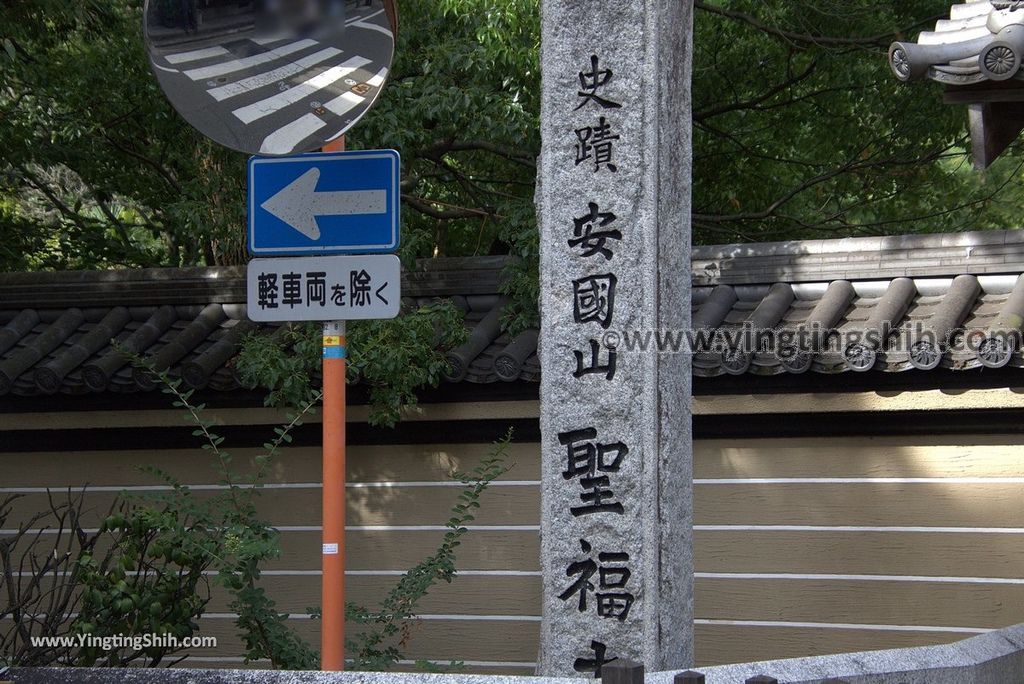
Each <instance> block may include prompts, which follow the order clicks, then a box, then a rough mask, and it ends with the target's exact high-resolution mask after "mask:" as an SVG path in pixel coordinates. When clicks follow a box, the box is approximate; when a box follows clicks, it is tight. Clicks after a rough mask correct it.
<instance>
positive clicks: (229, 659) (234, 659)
mask: <svg viewBox="0 0 1024 684" xmlns="http://www.w3.org/2000/svg"><path fill="white" fill-rule="evenodd" d="M175 655H180V654H175ZM182 662H183V663H184V664H185V665H188V664H189V663H269V662H270V658H255V659H253V660H247V659H246V657H245V656H220V657H218V656H194V655H188V656H187V657H186V658H185V660H183V661H182Z"/></svg>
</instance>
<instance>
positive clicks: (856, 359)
mask: <svg viewBox="0 0 1024 684" xmlns="http://www.w3.org/2000/svg"><path fill="white" fill-rule="evenodd" d="M843 357H844V358H845V359H846V365H847V366H848V367H849V368H850V370H855V371H857V372H861V373H862V372H864V371H869V370H871V369H872V368H874V367H875V359H876V358H877V357H878V355H877V354H876V353H875V350H874V349H871V348H870V347H866V346H864V345H863V344H852V345H850V346H849V347H847V348H846V351H844V352H843Z"/></svg>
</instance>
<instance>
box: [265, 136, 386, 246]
mask: <svg viewBox="0 0 1024 684" xmlns="http://www.w3.org/2000/svg"><path fill="white" fill-rule="evenodd" d="M400 162H401V160H400V158H399V155H398V152H396V151H395V150H373V151H359V152H330V153H315V154H303V155H297V156H293V157H252V158H251V159H250V160H249V251H250V252H252V254H253V255H254V256H297V255H304V254H305V255H315V254H371V253H379V252H393V251H394V250H395V249H396V248H397V247H398V243H399V240H400V235H399V200H400V197H399V180H400V168H399V167H400Z"/></svg>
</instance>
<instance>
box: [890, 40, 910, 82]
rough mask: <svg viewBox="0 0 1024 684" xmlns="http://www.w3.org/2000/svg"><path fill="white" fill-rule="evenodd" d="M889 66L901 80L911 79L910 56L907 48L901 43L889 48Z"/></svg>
mask: <svg viewBox="0 0 1024 684" xmlns="http://www.w3.org/2000/svg"><path fill="white" fill-rule="evenodd" d="M889 66H890V67H891V68H892V73H893V74H895V75H896V78H898V79H899V80H901V81H909V80H910V78H911V71H910V58H909V57H908V56H907V51H906V49H905V48H904V47H903V46H902V45H900V44H899V43H895V44H894V45H893V46H892V47H890V48H889Z"/></svg>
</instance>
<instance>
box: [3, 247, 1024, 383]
mask: <svg viewBox="0 0 1024 684" xmlns="http://www.w3.org/2000/svg"><path fill="white" fill-rule="evenodd" d="M504 264H505V261H504V259H502V258H494V257H485V258H467V259H438V260H429V261H426V262H423V263H422V264H421V265H420V267H419V268H418V270H416V271H415V272H413V273H408V274H405V275H404V276H403V294H404V295H406V297H407V303H408V304H411V305H421V304H424V303H428V302H430V301H433V300H434V299H435V298H437V297H450V298H451V299H452V300H453V301H454V302H455V304H456V305H457V306H459V307H460V308H461V309H462V310H463V311H464V312H465V320H466V323H467V325H468V326H469V328H470V331H471V332H470V337H469V339H468V341H467V342H466V343H465V344H464V345H462V346H461V347H459V348H458V349H455V350H452V352H450V354H449V359H450V361H451V365H452V370H451V372H450V373H449V376H448V378H447V379H448V380H449V381H451V382H475V383H490V382H497V381H503V380H504V381H515V380H524V381H536V380H537V379H538V378H539V374H540V366H539V362H538V359H537V336H538V333H537V331H536V330H528V331H526V332H523V333H521V334H519V335H516V336H514V337H511V336H509V335H507V334H505V333H503V332H502V331H501V325H500V319H501V314H502V306H503V302H504V300H503V299H502V297H501V295H500V294H499V290H500V276H501V269H502V267H503V265H504ZM1022 272H1024V231H999V232H981V233H961V234H955V235H928V236H908V237H895V238H847V239H843V240H817V241H803V242H785V243H764V244H751V245H724V246H714V247H699V248H696V249H695V250H694V254H693V272H692V278H693V284H694V289H693V323H694V325H693V327H694V329H704V330H709V331H717V333H718V334H719V337H718V338H717V339H718V340H726V341H727V342H728V344H727V345H726V347H725V348H723V349H721V350H717V351H709V350H704V351H701V352H700V353H697V354H696V355H695V356H694V359H693V368H694V374H695V375H701V376H716V375H725V374H731V375H741V374H744V373H752V374H759V375H774V374H783V373H794V374H795V373H803V372H806V371H808V370H813V371H817V372H821V373H836V372H843V371H847V370H853V371H867V370H872V369H874V370H876V371H890V372H891V371H906V370H909V369H915V368H916V369H921V370H928V369H932V368H936V367H940V366H941V367H946V368H951V369H967V368H976V367H979V366H989V367H1000V366H1005V365H1011V366H1024V356H1022V351H1021V349H1020V345H1012V344H1011V345H1009V346H1008V345H1006V344H1002V338H998V336H997V335H996V333H999V332H1006V333H1015V332H1019V331H1020V329H1021V327H1022V326H1024V278H1022V277H1021V273H1022ZM244 299H245V283H244V269H242V268H219V269H157V270H145V271H120V272H102V273H98V272H97V273H89V272H73V273H46V274H0V395H6V394H15V395H41V394H53V393H57V392H60V393H66V394H88V393H96V392H135V391H142V390H150V389H152V388H153V387H152V381H151V380H149V379H148V378H147V377H145V376H144V374H141V373H136V372H133V369H132V368H131V366H130V365H128V364H127V363H126V362H125V361H124V359H123V358H122V357H121V356H120V355H119V354H118V353H117V352H116V351H115V350H114V349H113V348H112V347H111V345H110V340H111V339H112V338H113V339H116V340H117V341H118V342H119V343H120V344H121V345H123V346H125V347H127V348H129V349H132V350H134V351H136V352H138V353H140V354H142V355H144V356H147V357H149V358H151V359H152V360H153V361H154V363H156V365H157V366H158V367H159V368H161V369H169V370H170V372H171V374H172V375H174V376H178V377H181V378H183V379H184V381H185V382H186V383H187V384H189V385H191V386H194V387H208V388H210V389H213V390H219V391H226V390H232V389H236V388H238V387H239V386H240V385H239V380H238V378H237V376H236V374H235V371H234V367H233V364H232V360H233V359H234V357H235V355H236V354H237V352H238V344H239V340H240V339H241V338H242V337H243V336H244V335H245V334H246V333H247V332H249V331H252V330H262V331H264V332H265V333H266V334H274V332H275V327H274V326H256V325H255V324H253V323H251V322H249V321H248V320H247V319H246V315H245V305H244ZM887 322H889V323H891V324H892V325H891V327H892V328H893V329H897V334H893V335H892V336H890V337H889V338H887V341H886V343H882V342H881V334H882V332H883V331H884V330H885V329H886V323H887ZM744 326H746V327H744ZM744 330H746V331H747V334H748V335H753V334H754V333H755V331H767V330H775V331H776V333H775V337H774V338H772V339H774V340H775V341H777V342H785V344H780V345H775V346H771V348H768V346H765V345H766V343H765V340H767V339H768V338H767V337H763V338H762V340H761V344H759V345H755V346H754V347H752V348H754V349H764V351H758V352H756V353H750V352H747V351H744V350H743V349H739V348H736V347H735V344H734V343H735V342H736V341H737V340H738V339H740V338H738V337H737V336H736V335H737V333H738V332H741V331H744ZM802 330H803V331H806V332H805V334H803V335H802V336H801V335H800V334H799V333H800V332H801V331H802ZM821 330H833V331H835V332H833V333H832V334H831V335H830V336H825V335H822V334H820V333H819V332H816V331H821ZM964 330H966V331H968V332H970V333H972V334H971V337H970V340H965V339H964V334H963V332H962V331H964ZM956 331H961V332H959V333H957V332H956ZM975 331H977V332H975ZM621 332H629V331H621ZM724 333H729V335H725V334H724ZM762 334H763V332H762ZM947 339H948V340H949V341H950V342H951V344H949V345H947V344H946V343H945V342H946V340H947ZM794 345H796V347H795V348H794Z"/></svg>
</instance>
